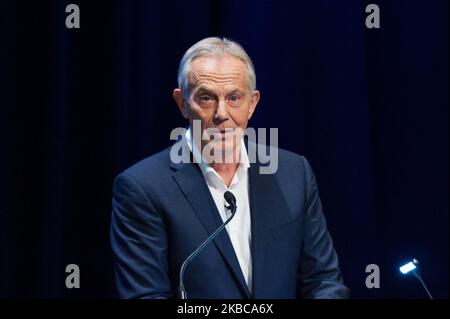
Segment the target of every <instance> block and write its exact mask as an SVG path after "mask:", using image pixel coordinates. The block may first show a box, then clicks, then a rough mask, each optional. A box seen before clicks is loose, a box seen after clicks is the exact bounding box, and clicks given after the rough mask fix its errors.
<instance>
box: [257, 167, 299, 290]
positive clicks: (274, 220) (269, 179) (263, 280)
mask: <svg viewBox="0 0 450 319" xmlns="http://www.w3.org/2000/svg"><path fill="white" fill-rule="evenodd" d="M260 166H261V164H260V163H259V162H256V163H255V164H251V165H250V172H249V180H250V211H251V227H252V230H251V232H252V246H251V251H252V297H253V298H260V297H263V298H264V295H260V293H263V291H266V290H268V289H269V290H270V287H267V284H269V285H270V282H268V280H267V278H270V274H269V273H268V271H270V270H266V269H265V265H266V264H267V263H268V262H269V261H270V262H271V260H270V251H269V249H270V248H268V247H270V245H268V244H269V243H270V241H272V240H273V238H272V236H271V230H270V229H271V228H272V227H274V226H277V225H282V224H284V223H286V222H288V221H289V220H290V217H289V216H290V215H289V212H288V210H289V208H288V206H287V203H286V201H285V199H284V197H283V194H282V190H281V189H280V186H279V181H278V180H277V178H276V176H275V175H274V174H260V172H259V167H260Z"/></svg>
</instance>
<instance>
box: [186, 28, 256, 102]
mask: <svg viewBox="0 0 450 319" xmlns="http://www.w3.org/2000/svg"><path fill="white" fill-rule="evenodd" d="M205 56H213V57H214V56H215V57H218V56H232V57H235V58H238V59H239V60H241V61H242V62H243V63H244V64H245V66H246V67H247V71H248V77H249V85H248V87H249V90H250V92H251V91H253V90H255V89H256V74H255V67H254V66H253V62H252V60H251V59H250V57H249V56H248V54H247V52H245V50H244V49H243V48H242V46H241V45H240V44H238V43H237V42H234V41H232V40H229V39H226V38H222V39H221V38H216V37H211V38H206V39H203V40H200V41H199V42H197V43H196V44H194V45H193V46H191V47H190V48H189V49H188V50H187V51H186V53H185V54H184V55H183V58H182V59H181V62H180V67H179V69H178V87H179V88H180V89H181V90H182V92H183V95H184V96H185V97H187V94H188V92H189V80H188V79H189V73H190V71H191V63H192V61H193V60H195V59H196V58H200V57H205Z"/></svg>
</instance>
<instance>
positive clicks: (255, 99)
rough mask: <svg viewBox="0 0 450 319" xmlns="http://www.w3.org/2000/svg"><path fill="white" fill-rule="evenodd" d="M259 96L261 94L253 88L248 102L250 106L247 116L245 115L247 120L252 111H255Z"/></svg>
mask: <svg viewBox="0 0 450 319" xmlns="http://www.w3.org/2000/svg"><path fill="white" fill-rule="evenodd" d="M260 96H261V94H260V93H259V91H258V90H253V92H252V101H251V104H250V108H249V109H248V117H247V119H248V120H250V118H251V117H252V115H253V112H255V109H256V105H258V102H259V98H260Z"/></svg>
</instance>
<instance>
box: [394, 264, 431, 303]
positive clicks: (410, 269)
mask: <svg viewBox="0 0 450 319" xmlns="http://www.w3.org/2000/svg"><path fill="white" fill-rule="evenodd" d="M399 269H400V272H401V273H402V274H403V275H407V274H409V273H412V274H414V276H415V277H416V278H417V279H418V280H419V281H420V283H421V284H422V287H423V289H425V291H426V292H427V295H428V297H429V298H430V299H433V296H431V294H430V291H429V290H428V288H427V286H426V285H425V282H424V281H423V280H422V277H421V276H420V273H419V261H418V260H417V259H416V258H413V259H412V260H411V261H409V262H407V263H406V264H404V265H403V266H401V267H400V268H399Z"/></svg>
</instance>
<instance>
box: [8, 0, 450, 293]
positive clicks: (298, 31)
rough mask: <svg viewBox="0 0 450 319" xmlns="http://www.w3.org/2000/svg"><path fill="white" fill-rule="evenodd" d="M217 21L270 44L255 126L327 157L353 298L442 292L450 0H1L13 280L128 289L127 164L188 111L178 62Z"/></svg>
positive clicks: (333, 220) (332, 217) (260, 54)
mask: <svg viewBox="0 0 450 319" xmlns="http://www.w3.org/2000/svg"><path fill="white" fill-rule="evenodd" d="M69 3H76V4H77V5H78V6H79V7H80V11H81V12H80V13H81V14H80V18H81V21H80V22H81V25H80V29H67V28H66V27H65V19H66V16H67V15H68V13H66V12H65V8H66V6H67V5H68V4H69ZM369 3H375V4H377V5H378V6H379V8H380V23H381V25H380V26H381V27H380V28H379V29H368V28H366V25H365V19H366V16H367V15H368V13H366V12H365V8H366V6H367V5H368V4H369ZM207 36H225V37H229V38H231V39H234V40H236V41H238V42H240V43H241V44H242V45H243V46H244V48H246V50H247V51H248V53H249V55H250V56H251V57H252V58H253V60H254V64H255V66H256V72H257V87H258V88H259V89H260V91H261V102H260V104H259V106H258V109H257V111H256V114H255V116H254V118H253V119H252V121H251V122H250V126H252V127H266V128H270V127H276V128H278V129H279V144H280V146H281V147H283V148H286V149H288V150H291V151H294V152H297V153H300V154H302V155H304V156H306V158H307V159H308V160H309V161H310V163H311V165H312V167H313V169H314V170H315V173H316V175H317V180H318V185H319V191H320V194H321V198H322V201H323V205H324V210H325V214H326V217H327V221H328V226H329V229H330V232H331V234H332V236H333V239H334V243H335V246H336V249H337V251H338V254H339V258H340V264H341V268H342V271H343V274H344V279H345V282H346V284H347V285H348V286H349V287H350V288H351V290H352V297H353V298H425V297H426V295H425V292H424V291H423V290H422V288H421V287H420V286H419V283H418V282H417V280H415V279H414V278H411V277H401V276H400V273H399V271H398V266H399V265H400V264H401V263H402V262H403V261H405V260H407V259H408V258H410V257H416V258H418V259H419V261H420V262H421V268H422V273H423V278H424V280H425V281H426V283H427V284H428V286H429V288H430V290H431V292H432V293H433V294H434V295H435V297H439V298H447V297H448V269H449V265H448V230H449V224H448V213H449V209H448V193H449V189H448V188H449V187H448V180H449V174H448V106H449V104H448V1H447V0H434V1H425V0H423V1H413V0H373V1H370V2H368V1H360V0H352V1H334V0H333V1H331V0H330V1H326V0H314V1H312V0H311V1H260V0H254V1H238V0H226V1H225V0H223V1H206V0H203V1H179V2H177V1H156V0H155V1H143V0H142V1H125V0H124V1H119V0H116V1H87V0H74V1H56V0H55V1H26V2H25V1H12V0H11V1H3V0H2V1H0V85H1V86H0V112H1V113H0V141H1V144H0V146H1V149H0V154H1V156H0V176H1V178H0V196H1V198H0V297H8V298H14V297H30V298H33V297H39V298H46V297H56V298H60V297H65V298H79V297H96V298H109V297H114V280H113V263H112V254H111V249H110V244H109V237H108V236H109V224H110V215H111V188H112V182H113V179H114V177H115V176H116V175H117V174H118V173H120V172H121V171H122V170H124V169H125V168H127V167H128V166H130V165H131V164H133V163H135V162H136V161H138V160H140V159H142V158H144V157H146V156H148V155H150V154H152V153H155V152H157V151H159V150H161V149H162V148H165V147H167V146H168V145H170V143H171V142H170V140H169V133H170V131H171V130H172V129H173V128H175V127H178V126H184V125H186V123H185V122H184V119H183V118H182V116H181V115H180V114H179V112H178V109H177V107H176V105H175V103H174V102H173V100H172V97H171V94H172V90H173V88H175V87H176V75H177V66H178V63H179V60H180V58H181V56H182V54H183V53H184V51H185V50H186V49H187V48H188V47H189V46H191V45H192V44H193V43H195V42H196V41H198V40H200V39H202V38H204V37H207ZM68 264H77V265H79V267H80V270H81V278H80V279H81V281H80V284H81V288H80V289H71V290H69V289H67V288H66V287H65V284H64V281H65V277H66V275H67V274H66V273H65V267H66V265H68ZM369 264H376V265H378V266H379V268H380V273H381V277H380V279H381V280H380V284H381V287H380V288H378V289H368V288H367V287H366V285H365V279H366V276H367V275H368V274H367V273H366V272H365V270H366V266H367V265H369Z"/></svg>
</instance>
